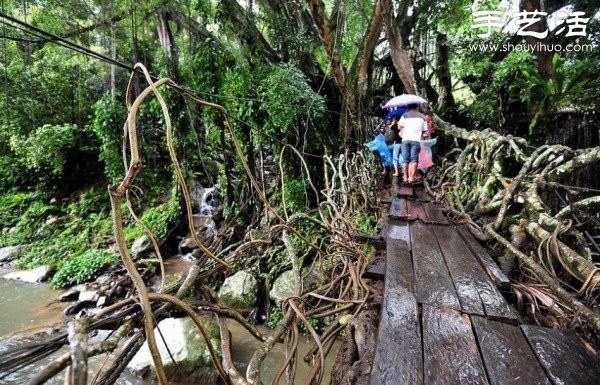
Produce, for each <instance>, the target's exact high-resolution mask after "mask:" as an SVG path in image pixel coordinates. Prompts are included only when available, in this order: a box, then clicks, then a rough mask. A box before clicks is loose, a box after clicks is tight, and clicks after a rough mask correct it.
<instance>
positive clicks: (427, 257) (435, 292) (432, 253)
mask: <svg viewBox="0 0 600 385" xmlns="http://www.w3.org/2000/svg"><path fill="white" fill-rule="evenodd" d="M431 227H432V226H428V225H425V224H423V223H420V222H414V223H411V225H410V239H411V242H412V254H413V265H414V269H415V278H416V285H417V300H418V301H419V303H424V304H428V305H431V306H437V307H448V308H452V309H455V310H461V307H460V301H459V299H458V295H457V294H456V290H455V289H454V283H453V282H452V278H451V277H450V273H449V272H448V268H447V267H446V263H445V261H444V256H443V255H442V252H441V251H440V247H439V245H438V242H437V239H436V237H435V235H434V234H433V232H432V231H431Z"/></svg>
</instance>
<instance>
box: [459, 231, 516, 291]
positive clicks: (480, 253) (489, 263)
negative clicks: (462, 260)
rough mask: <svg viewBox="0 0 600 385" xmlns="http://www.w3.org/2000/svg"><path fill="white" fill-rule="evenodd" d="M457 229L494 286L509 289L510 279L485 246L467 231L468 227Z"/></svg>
mask: <svg viewBox="0 0 600 385" xmlns="http://www.w3.org/2000/svg"><path fill="white" fill-rule="evenodd" d="M458 230H459V233H460V235H461V236H462V238H463V239H464V241H465V243H466V244H467V246H469V249H471V251H472V252H473V254H474V255H475V257H477V259H478V260H479V263H481V266H483V268H484V269H485V271H486V272H487V273H488V275H489V276H490V278H492V280H493V281H494V283H495V284H496V286H498V287H499V288H500V290H508V289H510V280H509V279H508V277H507V276H506V274H504V273H503V272H502V270H500V268H499V267H498V265H497V264H496V262H494V260H493V259H492V257H491V256H490V255H489V254H488V252H487V251H486V250H485V248H484V247H483V246H482V245H481V244H480V243H479V242H478V241H477V240H476V239H475V238H474V237H473V235H472V234H471V233H470V232H469V229H467V228H466V227H465V226H459V227H458Z"/></svg>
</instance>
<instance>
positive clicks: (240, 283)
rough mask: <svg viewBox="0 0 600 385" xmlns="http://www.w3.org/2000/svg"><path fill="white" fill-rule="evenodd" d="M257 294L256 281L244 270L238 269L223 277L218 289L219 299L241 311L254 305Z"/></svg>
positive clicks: (247, 309)
mask: <svg viewBox="0 0 600 385" xmlns="http://www.w3.org/2000/svg"><path fill="white" fill-rule="evenodd" d="M257 296H258V281H257V280H256V278H254V276H253V275H252V274H250V273H248V272H246V271H243V270H242V271H238V272H237V273H235V274H234V275H232V276H231V277H228V278H227V279H225V282H223V286H222V287H221V289H220V290H219V299H220V300H221V301H222V302H223V303H224V304H225V305H227V306H229V307H231V308H233V309H236V310H242V311H249V310H251V309H252V308H253V307H254V304H255V303H256V298H257Z"/></svg>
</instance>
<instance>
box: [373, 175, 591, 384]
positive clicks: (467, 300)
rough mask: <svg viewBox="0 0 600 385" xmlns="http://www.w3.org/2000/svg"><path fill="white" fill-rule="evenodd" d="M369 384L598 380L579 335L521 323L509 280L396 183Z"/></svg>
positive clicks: (467, 237)
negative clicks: (508, 298) (506, 292)
mask: <svg viewBox="0 0 600 385" xmlns="http://www.w3.org/2000/svg"><path fill="white" fill-rule="evenodd" d="M382 201H384V202H387V203H389V204H390V210H389V215H388V220H387V224H386V225H385V227H384V228H383V229H382V232H381V236H382V237H383V238H384V239H385V241H386V249H387V262H386V267H385V295H384V301H383V304H382V310H381V320H380V325H379V337H378V341H377V351H376V354H375V359H374V363H373V368H372V371H371V384H373V385H380V384H382V385H401V384H408V385H418V384H423V385H429V384H435V385H442V384H456V385H459V384H460V385H465V384H475V385H477V384H492V385H495V384H498V385H512V384H523V385H531V384H554V385H558V384H564V385H569V384H572V385H588V384H590V385H591V384H599V383H600V359H599V358H598V357H597V356H595V355H594V354H593V353H591V352H590V351H588V350H587V349H586V348H585V346H584V344H583V342H582V341H581V340H580V339H579V338H578V337H577V336H576V335H575V334H570V333H567V332H563V331H560V330H555V329H548V328H543V327H539V326H532V325H524V324H521V322H520V319H519V316H518V314H517V313H516V312H515V311H514V310H513V308H512V307H511V305H510V304H509V303H508V302H507V301H506V300H505V298H504V297H503V295H502V293H501V291H500V290H506V289H508V288H509V287H510V283H509V280H508V278H507V277H506V276H505V275H504V274H503V273H502V272H501V270H500V269H499V268H498V267H497V266H496V264H495V263H494V261H493V260H492V258H491V257H490V256H489V254H488V253H487V252H486V251H485V249H484V248H483V247H482V246H481V245H480V244H479V243H478V242H477V241H476V240H475V239H474V238H473V237H472V236H471V234H470V233H469V231H468V230H467V229H466V228H464V227H461V226H455V225H453V224H451V223H450V222H449V221H448V220H447V219H446V217H445V215H444V214H443V212H442V211H441V209H440V207H439V206H438V205H436V204H435V203H433V202H432V201H430V200H429V199H428V198H427V196H426V195H425V194H424V192H423V189H422V188H419V187H415V188H412V187H402V188H398V187H395V186H393V187H392V189H391V191H390V196H389V197H386V198H384V199H382Z"/></svg>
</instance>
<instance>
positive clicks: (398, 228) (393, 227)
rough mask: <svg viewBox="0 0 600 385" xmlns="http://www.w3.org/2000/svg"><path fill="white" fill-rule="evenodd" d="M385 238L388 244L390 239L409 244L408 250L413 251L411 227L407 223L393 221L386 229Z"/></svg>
mask: <svg viewBox="0 0 600 385" xmlns="http://www.w3.org/2000/svg"><path fill="white" fill-rule="evenodd" d="M385 238H386V242H388V240H389V238H392V239H400V240H402V241H404V242H406V243H407V244H408V246H407V247H408V250H411V249H412V245H411V240H410V225H409V223H407V222H405V221H399V220H393V219H391V220H390V221H389V223H388V226H387V229H386V233H385Z"/></svg>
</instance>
